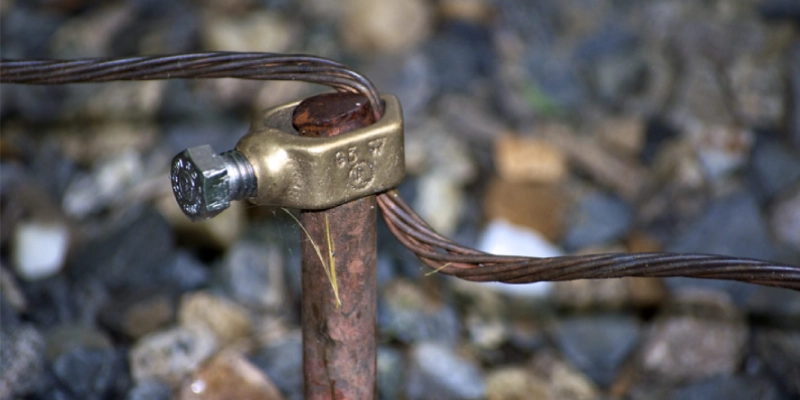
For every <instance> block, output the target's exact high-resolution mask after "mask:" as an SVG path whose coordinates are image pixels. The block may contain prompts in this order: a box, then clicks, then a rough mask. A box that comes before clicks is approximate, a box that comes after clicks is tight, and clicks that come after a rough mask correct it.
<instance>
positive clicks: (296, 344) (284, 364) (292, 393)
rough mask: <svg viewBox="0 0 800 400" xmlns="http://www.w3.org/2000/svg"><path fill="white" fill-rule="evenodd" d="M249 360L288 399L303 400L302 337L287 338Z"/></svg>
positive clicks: (290, 336)
mask: <svg viewBox="0 0 800 400" xmlns="http://www.w3.org/2000/svg"><path fill="white" fill-rule="evenodd" d="M249 359H250V361H252V362H253V364H255V365H256V366H258V367H259V368H260V369H261V370H263V371H264V373H266V374H267V375H268V376H269V377H270V379H272V381H273V382H275V384H276V385H277V386H278V389H280V391H281V393H283V394H284V395H285V396H286V398H287V399H291V400H302V398H303V343H302V339H301V337H300V335H289V336H286V337H285V338H283V339H281V340H279V341H277V342H275V343H272V344H270V345H269V346H267V347H264V348H263V349H261V350H259V351H258V352H256V353H255V354H254V355H253V356H251V357H250V358H249Z"/></svg>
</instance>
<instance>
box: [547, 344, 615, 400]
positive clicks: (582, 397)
mask: <svg viewBox="0 0 800 400" xmlns="http://www.w3.org/2000/svg"><path fill="white" fill-rule="evenodd" d="M532 365H533V371H534V374H535V376H536V377H537V378H539V379H541V380H543V381H544V382H547V384H548V385H549V388H548V390H549V393H550V398H551V399H559V400H560V399H570V400H596V399H598V398H600V391H599V390H598V389H597V387H596V386H595V385H594V384H593V383H592V381H591V379H589V378H588V377H586V376H585V375H583V374H582V373H581V372H580V371H578V370H576V369H575V368H573V367H572V366H570V365H569V364H567V363H566V362H564V361H563V360H561V359H558V358H556V357H555V355H554V354H552V353H551V352H550V351H548V350H544V351H540V352H538V353H537V354H536V356H534V358H533V361H532Z"/></svg>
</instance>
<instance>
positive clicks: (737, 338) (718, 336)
mask: <svg viewBox="0 0 800 400" xmlns="http://www.w3.org/2000/svg"><path fill="white" fill-rule="evenodd" d="M681 297H682V298H681ZM681 297H679V299H680V301H681V302H684V305H683V306H682V307H685V308H688V310H689V311H690V313H688V314H687V313H683V314H677V315H664V316H662V317H660V318H658V319H657V320H656V321H655V322H654V323H653V326H652V327H651V329H650V331H649V332H648V333H647V335H646V337H645V339H644V342H643V344H642V350H641V368H642V369H643V370H644V371H646V372H647V373H650V374H654V375H655V376H657V377H659V378H660V379H664V380H668V381H672V382H683V381H697V380H701V379H703V378H707V377H710V376H714V375H717V374H731V373H733V372H735V371H736V370H737V368H738V366H739V364H740V362H741V358H742V351H743V346H744V344H745V342H746V340H747V336H748V335H747V327H746V326H745V323H744V320H743V319H742V316H741V315H740V314H739V312H738V311H737V310H736V309H735V308H734V307H733V305H732V304H731V303H730V300H729V299H728V298H727V296H724V293H721V292H700V291H699V290H698V291H697V292H695V291H691V292H688V293H686V294H683V295H681ZM677 304H678V305H680V304H681V303H680V302H679V303H677ZM691 310H696V311H691ZM692 313H694V314H692Z"/></svg>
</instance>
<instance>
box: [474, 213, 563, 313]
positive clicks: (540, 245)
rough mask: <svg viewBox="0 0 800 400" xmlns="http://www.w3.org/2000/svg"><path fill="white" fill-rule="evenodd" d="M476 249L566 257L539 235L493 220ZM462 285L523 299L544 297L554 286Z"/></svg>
mask: <svg viewBox="0 0 800 400" xmlns="http://www.w3.org/2000/svg"><path fill="white" fill-rule="evenodd" d="M477 248H478V250H481V251H485V252H487V253H492V254H501V255H509V256H511V255H514V256H527V257H558V256H561V255H563V254H564V253H563V251H561V250H560V249H559V248H558V247H556V246H555V245H553V244H552V243H550V242H549V241H547V239H545V238H544V237H543V236H542V235H541V234H540V233H538V232H536V231H533V230H530V229H525V228H522V227H519V226H515V225H512V224H509V223H508V222H506V221H504V220H502V219H498V220H493V221H491V222H490V223H489V224H488V225H487V226H486V228H484V231H483V233H482V234H481V237H480V239H479V240H478V246H477ZM459 284H460V285H464V286H466V287H469V286H481V287H484V288H486V287H491V288H492V289H495V290H497V291H500V292H503V293H506V294H510V295H516V296H524V297H543V296H545V295H547V294H549V293H550V290H551V289H552V283H550V282H537V283H529V284H520V285H509V284H504V283H496V282H488V283H472V282H459Z"/></svg>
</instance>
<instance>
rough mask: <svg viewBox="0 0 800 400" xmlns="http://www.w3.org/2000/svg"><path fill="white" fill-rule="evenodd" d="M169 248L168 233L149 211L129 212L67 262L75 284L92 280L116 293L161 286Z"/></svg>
mask: <svg viewBox="0 0 800 400" xmlns="http://www.w3.org/2000/svg"><path fill="white" fill-rule="evenodd" d="M172 248H173V243H172V230H171V229H170V227H169V225H168V224H167V222H166V221H165V220H164V218H163V217H162V216H161V215H160V214H159V213H157V212H155V211H153V210H149V209H145V210H139V211H133V212H132V213H131V214H129V215H127V216H126V217H124V218H123V219H122V220H120V221H118V222H117V223H116V224H115V225H114V226H112V227H111V228H110V229H108V231H106V232H103V233H102V234H101V235H98V237H96V238H94V239H93V240H90V241H89V242H88V243H87V244H86V245H85V246H84V247H83V248H82V249H80V250H78V252H77V254H76V255H75V257H74V258H73V259H72V260H71V262H70V268H69V271H70V274H71V275H72V276H73V278H75V279H76V280H81V279H85V278H88V277H93V278H97V279H100V280H101V281H102V282H103V283H104V284H105V285H106V286H107V287H109V288H110V289H112V290H117V289H120V288H122V287H128V288H135V287H143V286H148V287H149V286H152V285H153V284H156V283H173V282H165V279H163V277H164V276H168V275H169V273H166V272H165V270H166V269H167V268H169V267H170V265H169V261H170V260H171V257H170V255H171V252H172Z"/></svg>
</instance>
